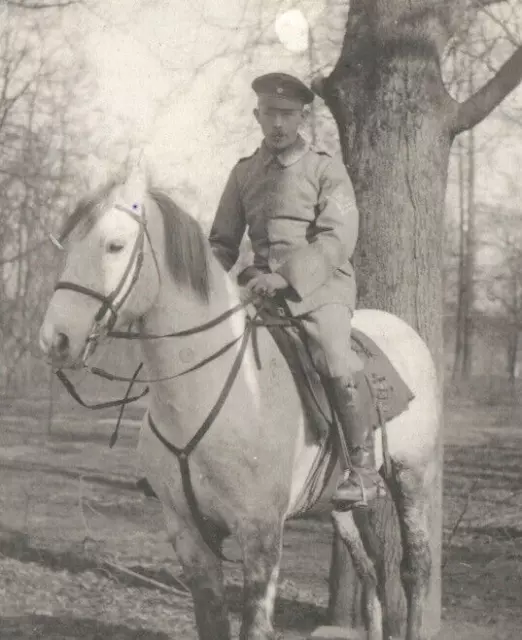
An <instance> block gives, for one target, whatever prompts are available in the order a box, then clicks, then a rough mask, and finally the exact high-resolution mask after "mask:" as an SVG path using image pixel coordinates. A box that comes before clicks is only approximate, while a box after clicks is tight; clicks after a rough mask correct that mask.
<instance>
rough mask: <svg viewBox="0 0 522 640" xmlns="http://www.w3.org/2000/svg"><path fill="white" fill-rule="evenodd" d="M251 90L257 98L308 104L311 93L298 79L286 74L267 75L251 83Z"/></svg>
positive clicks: (310, 99)
mask: <svg viewBox="0 0 522 640" xmlns="http://www.w3.org/2000/svg"><path fill="white" fill-rule="evenodd" d="M252 89H253V90H254V91H255V92H256V93H257V95H258V96H270V97H273V98H283V99H286V100H289V101H291V102H300V103H301V104H310V102H312V101H313V99H314V94H313V92H312V91H311V90H310V89H309V88H308V87H307V86H306V85H305V84H304V83H303V82H301V80H299V79H298V78H295V77H294V76H291V75H289V74H288V73H267V74H266V75H264V76H259V77H258V78H256V79H255V80H254V82H252Z"/></svg>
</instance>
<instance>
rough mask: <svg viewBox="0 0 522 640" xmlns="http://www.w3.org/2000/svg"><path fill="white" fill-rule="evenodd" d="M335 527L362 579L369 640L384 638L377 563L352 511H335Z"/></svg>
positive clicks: (333, 518) (363, 603) (363, 602)
mask: <svg viewBox="0 0 522 640" xmlns="http://www.w3.org/2000/svg"><path fill="white" fill-rule="evenodd" d="M332 520H333V524H334V527H335V529H336V531H337V533H338V534H339V536H340V537H341V539H342V541H343V542H344V544H345V545H346V547H347V549H348V551H349V552H350V555H351V557H352V560H353V565H354V568H355V571H356V572H357V575H358V577H359V580H360V581H361V585H362V589H363V595H362V606H363V617H364V621H365V625H366V637H367V640H383V626H382V606H381V602H380V599H379V592H378V577H377V572H376V570H375V565H374V564H373V562H372V560H371V559H370V557H369V556H368V553H367V552H366V549H365V546H364V544H363V541H362V538H361V533H360V532H359V529H358V527H357V525H356V523H355V520H354V517H353V513H352V511H334V512H333V513H332Z"/></svg>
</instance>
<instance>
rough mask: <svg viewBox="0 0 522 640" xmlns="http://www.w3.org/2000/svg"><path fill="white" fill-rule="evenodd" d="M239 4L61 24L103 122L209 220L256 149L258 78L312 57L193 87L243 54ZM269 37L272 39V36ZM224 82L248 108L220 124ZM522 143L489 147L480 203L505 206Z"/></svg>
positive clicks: (197, 4)
mask: <svg viewBox="0 0 522 640" xmlns="http://www.w3.org/2000/svg"><path fill="white" fill-rule="evenodd" d="M287 4H288V5H292V6H299V7H302V8H303V11H304V13H305V14H306V15H307V17H308V18H310V19H311V22H312V24H313V22H314V20H315V19H316V16H317V14H318V11H319V10H320V9H321V4H322V3H321V2H318V1H317V0H302V2H288V3H287ZM143 5H145V6H146V7H147V8H145V9H144V8H143ZM242 5H243V2H242V1H241V0H175V1H170V0H149V2H147V3H144V2H143V0H141V2H140V1H139V0H111V3H110V4H109V2H108V1H106V2H105V3H104V5H103V10H102V9H98V11H99V14H95V13H93V12H92V11H88V10H86V9H79V10H77V11H75V12H69V13H68V14H67V18H65V20H66V28H67V29H68V31H69V32H70V36H71V37H72V38H77V41H78V43H79V46H80V47H81V48H83V49H84V50H85V52H86V55H87V58H88V60H89V61H90V62H91V64H92V65H94V67H95V69H96V75H97V80H98V84H99V90H100V97H99V100H100V103H101V104H102V106H103V109H104V111H106V112H107V114H108V118H107V121H108V122H110V123H113V122H114V118H116V117H120V118H123V119H124V120H125V121H126V122H127V123H130V124H131V129H132V131H133V137H134V139H135V140H136V141H139V142H143V143H144V144H145V146H146V150H147V157H148V159H149V161H150V162H151V164H152V167H153V174H154V175H155V176H156V177H157V178H158V179H159V180H160V181H161V182H162V183H163V184H165V185H167V186H170V187H174V186H175V185H176V184H180V183H182V182H183V181H189V182H190V183H192V184H193V185H195V186H197V187H198V188H200V189H201V195H200V197H199V198H198V202H197V210H196V211H194V209H193V207H192V209H191V210H192V212H193V213H195V214H198V215H201V216H202V217H203V218H209V217H211V216H212V215H213V212H214V210H215V206H216V204H217V199H218V197H219V194H220V192H221V189H222V187H223V185H224V182H225V180H226V177H227V174H228V171H229V169H230V168H231V166H232V165H233V164H234V162H235V161H236V160H237V158H238V157H239V156H241V155H244V154H245V153H247V152H251V151H253V150H254V149H255V146H256V145H257V143H258V140H259V136H258V134H257V132H256V129H255V127H252V126H251V125H252V120H251V119H245V120H244V121H243V120H242V119H241V118H244V115H242V114H241V113H240V111H243V112H244V113H248V111H249V109H250V108H251V107H252V106H253V104H254V102H253V95H252V92H251V90H250V82H251V80H252V78H253V77H254V76H255V75H257V74H258V73H264V72H267V71H271V70H274V69H281V70H287V71H294V72H296V73H297V74H299V70H300V69H306V68H307V67H306V65H307V64H308V63H307V58H306V52H304V53H303V52H295V53H288V52H287V51H285V49H284V47H282V46H281V45H279V46H278V45H275V46H272V47H271V48H270V49H267V50H266V52H265V53H264V54H262V55H259V56H258V57H257V58H256V59H255V61H254V62H253V64H252V66H250V67H244V68H240V69H237V68H235V67H234V62H233V61H232V60H218V61H215V62H213V63H211V64H209V65H208V66H207V67H206V69H205V71H203V72H202V73H200V74H199V75H198V76H197V77H196V79H194V78H193V77H192V76H193V70H194V69H196V68H197V67H198V65H200V64H201V63H203V62H204V61H205V60H207V59H208V58H210V57H212V55H213V54H214V53H215V52H216V51H220V50H222V49H223V48H224V47H225V46H226V44H227V43H230V44H232V45H234V44H235V45H237V46H240V44H241V39H242V38H244V33H241V32H234V31H231V30H230V28H229V27H230V26H231V25H234V24H237V23H238V21H239V19H240V15H241V7H242ZM203 18H206V21H207V24H205V20H204V19H203ZM209 23H210V24H209ZM268 35H269V36H270V35H271V36H272V37H273V38H275V30H273V34H271V33H269V34H268ZM228 83H229V84H230V86H231V87H232V88H233V91H234V95H236V92H238V93H239V95H242V94H241V88H242V87H244V103H243V104H239V103H232V105H231V107H230V108H228V109H225V110H224V111H222V112H220V118H223V114H225V116H226V118H227V122H223V121H222V120H221V121H220V120H219V119H217V118H212V108H213V106H214V105H215V104H216V103H218V102H219V99H220V98H221V97H222V95H223V90H224V89H223V86H225V91H226V88H227V84H228ZM515 97H517V98H518V99H519V100H520V98H521V97H522V90H520V89H519V90H517V91H516V95H515V96H514V97H513V98H512V100H514V99H515ZM234 109H237V111H234ZM109 116H110V117H109ZM243 122H244V124H243ZM238 123H239V125H240V126H239V133H238V132H237V131H236V133H235V135H233V136H231V135H230V134H229V132H228V129H229V125H230V124H236V125H237V124H238ZM497 128H498V123H497V122H496V121H495V119H494V118H491V119H490V120H489V121H488V122H487V123H485V124H483V125H481V126H480V127H478V128H477V130H476V135H477V140H478V143H479V144H481V143H482V139H483V138H484V137H486V138H494V137H495V130H496V129H497ZM243 132H244V133H243ZM104 133H105V132H104ZM116 134H117V131H114V130H113V125H110V126H108V127H107V132H106V135H107V138H108V139H109V140H110V139H111V137H115V135H116ZM521 136H522V128H520V130H519V129H518V128H516V127H513V135H512V136H511V137H510V138H503V141H502V145H499V144H493V145H492V144H489V147H490V148H491V147H492V146H493V147H496V150H495V151H491V150H490V151H489V152H488V154H484V156H483V157H482V158H481V162H480V166H479V170H478V176H477V188H478V195H479V199H480V200H488V201H493V202H494V201H504V200H505V198H506V187H505V181H506V178H505V176H506V175H508V176H509V175H510V176H511V181H513V176H518V175H519V174H520V164H521V158H522V155H521V153H520V152H519V148H520V147H521V145H520V142H521ZM449 193H450V194H451V186H450V191H449ZM520 195H522V193H521V194H520ZM193 206H194V204H193Z"/></svg>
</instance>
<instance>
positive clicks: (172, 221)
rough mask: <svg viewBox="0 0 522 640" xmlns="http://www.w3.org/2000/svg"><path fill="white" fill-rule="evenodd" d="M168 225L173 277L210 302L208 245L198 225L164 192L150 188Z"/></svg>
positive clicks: (168, 247) (152, 196) (166, 246)
mask: <svg viewBox="0 0 522 640" xmlns="http://www.w3.org/2000/svg"><path fill="white" fill-rule="evenodd" d="M149 195H150V197H151V198H152V199H153V200H154V202H155V203H156V204H157V205H158V208H159V210H160V211H161V213H162V215H163V221H164V225H165V251H166V254H167V264H168V266H169V269H170V272H171V274H172V277H173V278H174V280H175V281H176V282H179V283H180V284H184V285H188V286H189V287H191V288H192V289H193V290H194V292H195V293H197V294H198V295H199V296H200V297H201V298H203V299H204V300H207V301H208V298H209V295H210V272H209V255H208V251H209V248H208V244H207V240H206V238H205V236H204V234H203V231H202V229H201V227H200V225H199V223H198V222H197V221H196V220H195V219H194V218H192V216H190V215H189V214H188V213H186V212H185V211H183V209H181V208H180V207H179V206H178V205H177V204H176V203H175V202H174V201H173V200H172V199H171V198H170V197H169V196H168V195H167V194H166V193H165V192H164V191H161V190H160V189H154V188H151V189H149Z"/></svg>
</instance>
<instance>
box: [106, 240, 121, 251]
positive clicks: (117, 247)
mask: <svg viewBox="0 0 522 640" xmlns="http://www.w3.org/2000/svg"><path fill="white" fill-rule="evenodd" d="M124 248H125V245H124V244H123V242H109V244H108V245H107V251H108V253H119V252H120V251H123V249H124Z"/></svg>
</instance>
